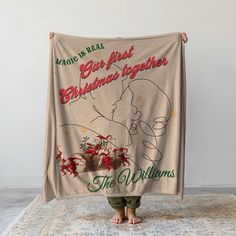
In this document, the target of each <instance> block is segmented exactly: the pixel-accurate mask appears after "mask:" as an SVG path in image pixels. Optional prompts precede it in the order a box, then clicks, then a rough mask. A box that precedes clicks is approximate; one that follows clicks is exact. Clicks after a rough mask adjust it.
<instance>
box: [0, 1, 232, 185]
mask: <svg viewBox="0 0 236 236" xmlns="http://www.w3.org/2000/svg"><path fill="white" fill-rule="evenodd" d="M235 9H236V1H234V0H208V1H206V0H198V1H195V0H145V1H144V0H143V1H141V0H119V1H118V0H117V1H115V0H97V1H95V0H94V1H92V0H86V1H85V0H83V1H82V0H73V1H69V0H68V1H64V0H63V1H62V0H51V1H50V0H47V1H43V0H38V1H36V0H31V1H30V0H28V1H26V0H21V1H19V0H18V1H17V0H7V1H6V0H5V1H4V0H0V27H1V28H0V79H1V85H0V86H1V91H0V96H1V103H0V111H1V116H0V120H1V122H0V163H1V164H0V187H15V186H19V187H31V186H32V187H41V184H42V168H43V158H44V157H43V155H44V132H45V114H46V95H47V83H48V55H49V40H48V34H49V32H50V31H54V32H58V33H64V34H73V35H80V36H100V37H113V36H143V35H151V34H159V33H160V34H162V33H168V32H183V31H185V32H187V34H188V37H189V42H188V43H187V45H186V70H187V131H186V177H185V184H186V186H189V185H191V186H192V185H194V186H200V185H233V186H236V174H235V173H236V171H235V167H236V158H235V156H236V143H235V142H236V137H235V134H236V106H235V102H236V81H235V79H236V76H235V75H236V67H235V65H234V64H235V56H236V46H235V43H236V30H235V22H236V14H235Z"/></svg>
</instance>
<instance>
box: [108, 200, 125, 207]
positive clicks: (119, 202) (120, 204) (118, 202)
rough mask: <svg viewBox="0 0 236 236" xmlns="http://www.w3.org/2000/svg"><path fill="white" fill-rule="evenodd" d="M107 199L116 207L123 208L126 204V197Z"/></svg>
mask: <svg viewBox="0 0 236 236" xmlns="http://www.w3.org/2000/svg"><path fill="white" fill-rule="evenodd" d="M107 200H108V202H109V204H110V205H111V207H112V208H114V209H119V208H123V207H125V205H126V201H125V199H124V197H107Z"/></svg>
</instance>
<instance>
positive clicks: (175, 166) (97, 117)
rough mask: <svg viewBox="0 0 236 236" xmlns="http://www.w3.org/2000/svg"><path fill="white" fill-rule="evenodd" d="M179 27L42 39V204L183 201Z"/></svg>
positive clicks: (182, 85)
mask: <svg viewBox="0 0 236 236" xmlns="http://www.w3.org/2000/svg"><path fill="white" fill-rule="evenodd" d="M184 50H185V49H184V42H183V41H182V38H181V33H178V32H177V33H166V34H160V35H151V36H143V37H117V38H102V37H100V38H99V37H98V38H95V37H94V38H93V37H81V36H72V35H65V34H60V33H55V34H54V37H53V38H52V39H51V40H50V60H49V61H50V62H49V80H48V95H47V99H48V100H47V115H46V134H45V157H44V172H43V197H44V202H49V201H51V200H52V199H53V198H56V199H63V198H70V197H78V196H86V195H103V196H107V197H108V196H109V197H118V196H141V195H143V194H145V193H160V194H171V195H176V196H177V197H179V198H180V199H182V200H183V190H184V169H185V168H184V163H185V161H184V159H185V126H186V125H185V123H186V112H185V109H186V77H185V60H184V59H185V58H184V57H185V56H184Z"/></svg>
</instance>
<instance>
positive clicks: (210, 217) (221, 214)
mask: <svg viewBox="0 0 236 236" xmlns="http://www.w3.org/2000/svg"><path fill="white" fill-rule="evenodd" d="M113 213H114V212H113V209H112V208H111V207H110V206H109V203H108V201H107V199H106V198H105V197H104V196H83V197H76V198H70V199H69V198H67V199H64V200H56V199H53V200H52V201H51V202H49V203H47V204H44V203H42V196H41V195H38V196H37V197H36V198H35V199H34V200H33V202H31V204H30V205H29V206H28V207H27V208H25V209H24V210H23V211H22V212H21V214H20V215H19V216H18V217H17V218H16V219H15V220H14V221H13V222H12V223H11V225H9V227H8V228H7V229H6V230H5V231H4V233H3V234H2V235H12V236H13V235H14V236H16V235H17V236H18V235H19V236H23V235H24V236H34V235H37V236H38V235H40V236H44V235H50V236H52V235H57V236H58V235H74V236H76V235H77V236H79V235H106V236H108V235H110V236H113V235H116V236H118V235H122V236H123V235H135V236H138V235H140V236H141V235H142V236H144V235H161V236H162V235H181V236H183V235H191V236H192V235H196V236H202V235H210V236H212V235H227V236H231V235H236V197H235V196H234V195H233V194H208V195H206V194H204V195H185V196H184V200H180V199H178V198H176V197H175V196H171V195H156V196H150V195H143V196H142V199H141V206H140V207H139V208H138V209H137V215H138V216H139V217H141V218H142V223H140V224H135V225H132V224H129V223H128V221H127V220H125V221H124V223H122V224H114V223H111V222H110V221H109V219H110V218H111V217H112V216H113Z"/></svg>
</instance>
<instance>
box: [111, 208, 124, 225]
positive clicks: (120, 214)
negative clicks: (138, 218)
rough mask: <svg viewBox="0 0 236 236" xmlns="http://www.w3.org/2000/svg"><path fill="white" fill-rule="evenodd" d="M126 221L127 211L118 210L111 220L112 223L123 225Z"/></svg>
mask: <svg viewBox="0 0 236 236" xmlns="http://www.w3.org/2000/svg"><path fill="white" fill-rule="evenodd" d="M124 219H125V209H124V208H120V209H116V213H115V215H114V216H113V217H112V218H111V219H110V221H111V222H112V223H116V224H121V223H122V222H123V220H124Z"/></svg>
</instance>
